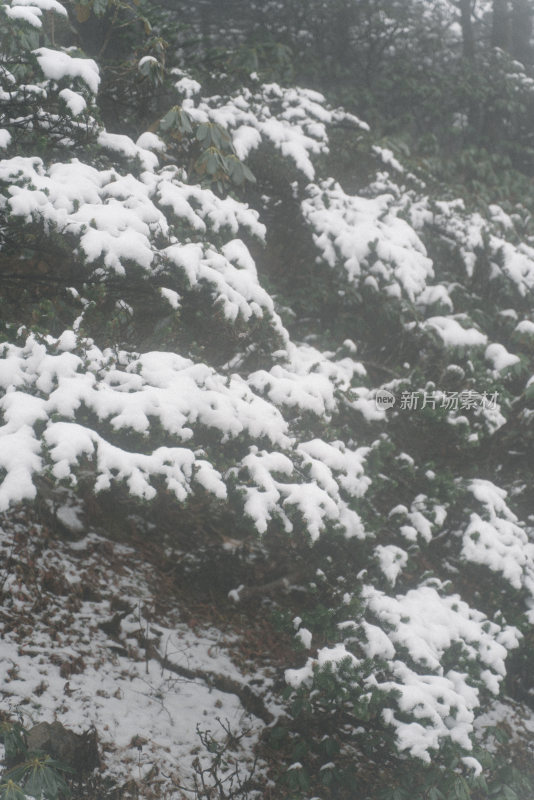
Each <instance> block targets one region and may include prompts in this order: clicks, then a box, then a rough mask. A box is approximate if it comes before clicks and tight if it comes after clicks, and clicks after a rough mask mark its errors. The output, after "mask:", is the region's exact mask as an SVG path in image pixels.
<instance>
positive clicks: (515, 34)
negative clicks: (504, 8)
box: [512, 0, 534, 64]
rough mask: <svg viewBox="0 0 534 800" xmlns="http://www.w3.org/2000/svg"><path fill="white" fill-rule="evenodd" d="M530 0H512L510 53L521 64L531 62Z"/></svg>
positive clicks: (531, 9) (532, 10)
mask: <svg viewBox="0 0 534 800" xmlns="http://www.w3.org/2000/svg"><path fill="white" fill-rule="evenodd" d="M533 13H534V9H533V7H532V3H531V0H512V55H513V57H514V58H516V59H517V60H518V61H521V62H522V63H523V64H532V62H533V53H532V45H531V39H532V16H533Z"/></svg>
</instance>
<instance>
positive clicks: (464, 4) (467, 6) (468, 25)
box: [460, 0, 475, 61]
mask: <svg viewBox="0 0 534 800" xmlns="http://www.w3.org/2000/svg"><path fill="white" fill-rule="evenodd" d="M460 22H461V26H462V43H463V53H464V58H467V59H469V60H470V61H472V60H473V59H474V57H475V35H474V33H473V17H472V14H471V0H460Z"/></svg>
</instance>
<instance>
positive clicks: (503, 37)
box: [491, 0, 510, 50]
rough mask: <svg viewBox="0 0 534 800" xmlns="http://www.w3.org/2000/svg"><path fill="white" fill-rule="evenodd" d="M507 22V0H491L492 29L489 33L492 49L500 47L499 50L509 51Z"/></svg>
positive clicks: (508, 15)
mask: <svg viewBox="0 0 534 800" xmlns="http://www.w3.org/2000/svg"><path fill="white" fill-rule="evenodd" d="M509 22H510V14H509V7H508V0H493V27H492V31H491V44H492V46H493V47H500V48H501V50H508V49H509V46H510V36H509V27H510V26H509Z"/></svg>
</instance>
